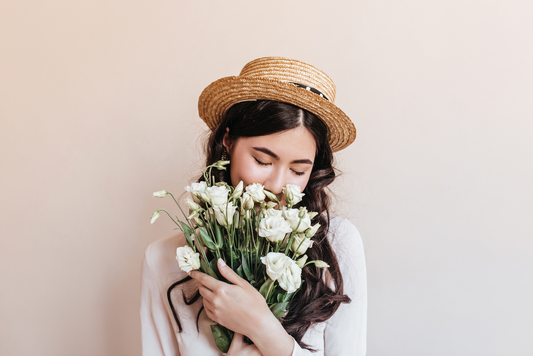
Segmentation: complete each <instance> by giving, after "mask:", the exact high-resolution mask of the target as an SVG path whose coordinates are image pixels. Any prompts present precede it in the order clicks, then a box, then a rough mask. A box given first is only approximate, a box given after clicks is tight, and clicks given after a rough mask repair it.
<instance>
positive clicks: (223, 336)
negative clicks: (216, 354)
mask: <svg viewBox="0 0 533 356" xmlns="http://www.w3.org/2000/svg"><path fill="white" fill-rule="evenodd" d="M225 329H226V328H224V327H223V326H221V325H219V324H215V325H211V333H212V334H213V338H214V339H215V344H216V345H217V347H218V349H219V350H220V351H222V352H224V353H226V352H228V350H229V346H230V345H231V340H232V339H233V335H232V337H230V336H229V335H228V334H227V333H226V330H225Z"/></svg>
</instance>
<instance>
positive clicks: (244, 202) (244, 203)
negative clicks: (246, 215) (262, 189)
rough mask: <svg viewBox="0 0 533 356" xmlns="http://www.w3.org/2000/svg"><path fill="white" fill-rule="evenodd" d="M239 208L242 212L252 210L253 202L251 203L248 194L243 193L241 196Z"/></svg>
mask: <svg viewBox="0 0 533 356" xmlns="http://www.w3.org/2000/svg"><path fill="white" fill-rule="evenodd" d="M241 207H242V208H243V209H244V210H251V209H253V208H254V201H253V199H252V197H251V196H250V194H248V193H243V194H242V197H241Z"/></svg>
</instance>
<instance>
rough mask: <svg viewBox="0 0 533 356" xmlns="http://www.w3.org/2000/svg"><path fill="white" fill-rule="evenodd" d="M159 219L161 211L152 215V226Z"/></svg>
mask: <svg viewBox="0 0 533 356" xmlns="http://www.w3.org/2000/svg"><path fill="white" fill-rule="evenodd" d="M158 217H159V210H158V211H155V212H154V213H153V214H152V219H150V224H153V223H154V222H155V221H156V220H157V218H158Z"/></svg>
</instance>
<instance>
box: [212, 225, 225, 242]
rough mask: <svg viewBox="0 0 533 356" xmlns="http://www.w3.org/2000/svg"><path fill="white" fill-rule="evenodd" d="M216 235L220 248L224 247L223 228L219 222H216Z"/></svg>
mask: <svg viewBox="0 0 533 356" xmlns="http://www.w3.org/2000/svg"><path fill="white" fill-rule="evenodd" d="M214 225H215V235H216V238H217V242H216V245H217V247H218V248H222V246H224V236H222V229H221V228H220V225H218V222H216V223H215V224H214Z"/></svg>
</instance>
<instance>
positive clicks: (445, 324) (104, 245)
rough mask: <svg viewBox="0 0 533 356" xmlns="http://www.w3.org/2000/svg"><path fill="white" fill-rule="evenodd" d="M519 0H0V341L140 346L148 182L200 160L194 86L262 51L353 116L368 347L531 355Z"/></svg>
mask: <svg viewBox="0 0 533 356" xmlns="http://www.w3.org/2000/svg"><path fill="white" fill-rule="evenodd" d="M532 18H533V2H531V1H512V0H508V1H503V0H502V1H488V0H477V1H475V0H471V1H464V0H462V1H457V0H447V1H444V0H435V1H422V0H412V1H395V0H381V1H348V0H346V1H329V2H326V1H324V0H322V1H315V0H312V1H311V0H305V1H303V0H302V1H279V0H277V1H268V2H263V1H254V2H251V1H245V0H240V1H215V0H210V1H204V0H200V1H194V2H192V1H187V2H186V1H179V0H174V1H168V0H156V1H139V0H130V1H118V0H105V1H102V0H100V1H98V0H79V1H66V0H63V1H59V0H55V1H46V2H43V1H35V0H17V1H15V0H8V1H3V2H2V3H1V4H0V183H1V184H0V238H1V240H0V281H1V287H0V302H1V304H0V354H2V355H43V356H61V355H79V356H84V355H109V356H120V355H140V322H139V316H138V314H139V313H138V309H139V299H140V298H139V288H140V266H141V261H142V257H143V253H144V250H145V248H146V247H147V246H148V245H149V244H150V243H151V242H153V241H155V240H156V239H158V238H162V237H164V236H167V235H169V234H171V233H173V230H172V229H173V226H172V225H171V223H170V222H169V221H168V220H165V219H160V220H159V221H158V222H157V223H156V224H154V225H150V224H149V220H150V216H151V214H152V212H153V211H154V210H155V209H157V208H161V207H171V206H172V205H171V204H170V201H168V200H157V199H155V198H153V197H152V196H151V193H152V192H153V191H156V190H161V189H167V190H171V191H173V192H177V193H180V192H181V191H182V189H183V187H184V186H185V185H186V184H187V183H188V182H190V181H191V180H193V179H194V178H195V177H196V176H197V175H198V172H199V171H200V168H201V167H202V155H201V142H202V140H201V139H199V137H200V136H201V135H202V134H203V133H204V132H205V130H206V127H205V125H204V124H203V123H202V122H201V120H199V119H198V114H197V106H196V105H197V98H198V96H199V94H200V92H201V91H202V89H203V88H204V87H205V86H207V85H208V84H209V83H210V82H212V81H214V80H216V79H218V78H221V77H224V76H229V75H237V74H238V73H239V71H240V69H241V68H242V66H243V65H244V64H245V63H247V62H248V61H250V60H252V59H254V58H257V57H260V56H270V55H277V56H285V57H291V58H296V59H300V60H303V61H306V62H309V63H311V64H313V65H315V66H317V67H319V68H321V69H323V70H324V71H326V72H327V73H328V74H329V75H330V76H331V77H332V78H333V79H334V81H335V82H336V84H337V93H338V95H337V104H338V105H339V106H340V107H341V108H342V109H343V110H344V111H345V112H346V113H347V114H348V115H349V116H350V117H351V118H352V119H353V121H354V122H355V125H356V127H357V129H358V137H357V139H356V141H355V143H354V144H353V145H352V146H350V147H349V148H348V149H346V150H344V151H342V152H341V153H340V154H338V156H337V158H338V163H339V167H340V168H341V170H342V171H343V172H344V174H343V175H342V177H341V178H340V179H339V181H338V182H337V183H336V185H335V192H336V193H337V195H338V204H337V206H336V212H337V214H340V215H344V216H346V217H348V218H350V219H351V220H352V222H354V223H355V224H356V225H357V226H358V228H359V230H360V232H361V233H362V236H363V239H364V242H365V245H366V253H367V264H368V293H369V313H368V315H369V320H368V355H369V356H388V355H406V356H407V355H409V356H413V355H423V356H428V355H468V356H473V355H480V356H481V355H483V356H487V355H533V338H532V337H531V335H533V308H532V307H531V301H532V300H533V278H532V272H533V259H532V251H533V239H532V237H533V233H532V232H533V228H532V224H531V219H532V216H533V208H532V206H533V205H532V203H531V202H532V200H533V188H532V185H531V184H532V182H533V165H532V160H533V157H532V156H533V142H532V140H531V139H530V136H531V132H532V130H533V100H532V99H533V66H532V63H533V46H532V43H533V41H532V40H533V35H532V34H533V21H531V19H532Z"/></svg>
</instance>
